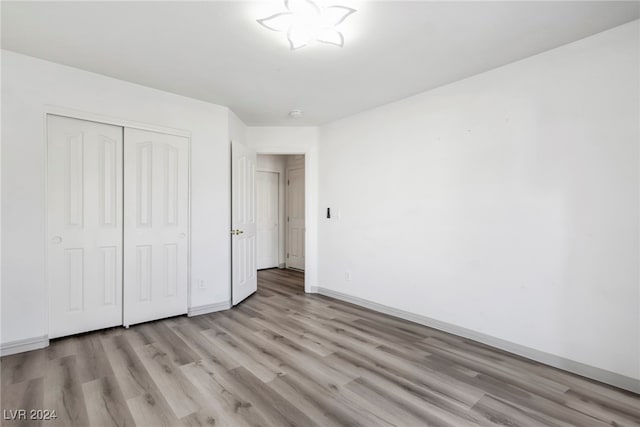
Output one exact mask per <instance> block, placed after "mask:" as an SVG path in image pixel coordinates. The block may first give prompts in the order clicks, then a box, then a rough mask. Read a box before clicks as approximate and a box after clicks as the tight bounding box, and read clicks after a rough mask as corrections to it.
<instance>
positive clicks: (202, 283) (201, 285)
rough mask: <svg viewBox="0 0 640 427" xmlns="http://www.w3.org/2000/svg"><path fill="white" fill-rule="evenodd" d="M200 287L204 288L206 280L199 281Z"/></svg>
mask: <svg viewBox="0 0 640 427" xmlns="http://www.w3.org/2000/svg"><path fill="white" fill-rule="evenodd" d="M198 288H200V289H204V280H200V281H199V282H198Z"/></svg>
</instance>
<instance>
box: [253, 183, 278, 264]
mask: <svg viewBox="0 0 640 427" xmlns="http://www.w3.org/2000/svg"><path fill="white" fill-rule="evenodd" d="M278 178H279V177H278V173H277V172H262V171H258V172H257V174H256V197H257V202H258V203H257V212H256V213H257V215H258V221H257V227H258V232H257V233H258V237H257V239H258V240H257V242H258V269H262V268H273V267H277V266H278V228H279V227H278V226H279V217H280V215H279V213H278Z"/></svg>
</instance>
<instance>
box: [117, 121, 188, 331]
mask: <svg viewBox="0 0 640 427" xmlns="http://www.w3.org/2000/svg"><path fill="white" fill-rule="evenodd" d="M124 140H125V144H124V181H125V183H126V186H125V190H124V235H125V241H124V289H125V291H124V324H125V326H129V325H132V324H134V323H140V322H146V321H149V320H154V319H160V318H163V317H169V316H175V315H178V314H184V313H186V312H187V287H188V283H187V282H188V248H189V227H188V225H189V141H188V139H187V138H184V137H180V136H175V135H167V134H162V133H156V132H149V131H144V130H139V129H129V128H125V130H124Z"/></svg>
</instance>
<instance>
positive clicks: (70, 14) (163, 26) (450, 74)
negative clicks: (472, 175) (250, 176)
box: [2, 0, 640, 125]
mask: <svg viewBox="0 0 640 427" xmlns="http://www.w3.org/2000/svg"><path fill="white" fill-rule="evenodd" d="M334 3H338V4H345V5H349V6H352V7H354V8H356V9H358V12H357V13H355V14H353V15H351V16H350V17H348V18H347V20H346V21H345V22H344V23H343V24H342V25H341V27H340V28H341V29H343V32H344V35H345V47H344V48H342V49H340V48H338V47H335V46H330V45H315V46H309V47H305V48H302V49H300V50H296V51H290V50H289V48H288V44H287V42H286V39H285V38H284V36H283V35H282V34H280V33H275V32H272V31H269V30H266V29H264V28H262V27H260V26H259V25H258V24H257V23H256V22H255V20H256V19H257V18H262V17H265V16H267V15H270V14H272V13H276V12H279V11H282V10H284V5H283V2H282V1H276V2H271V1H262V2H241V1H231V2H9V1H2V47H3V48H5V49H9V50H12V51H16V52H20V53H24V54H27V55H31V56H35V57H39V58H43V59H47V60H50V61H54V62H59V63H62V64H66V65H70V66H73V67H77V68H81V69H84V70H88V71H93V72H96V73H100V74H104V75H107V76H111V77H116V78H119V79H122V80H128V81H131V82H135V83H139V84H142V85H145V86H150V87H154V88H157V89H162V90H165V91H168V92H173V93H177V94H181V95H185V96H189V97H192V98H197V99H201V100H204V101H209V102H213V103H216V104H221V105H227V106H229V107H230V108H231V109H232V110H233V111H234V112H236V113H237V114H238V115H239V116H240V118H241V119H242V120H243V121H244V122H245V123H247V124H249V125H309V124H312V125H317V124H322V123H326V122H329V121H332V120H335V119H339V118H341V117H345V116H348V115H350V114H353V113H356V112H359V111H362V110H366V109H368V108H371V107H374V106H378V105H381V104H385V103H388V102H390V101H394V100H398V99H401V98H404V97H407V96H409V95H413V94H416V93H419V92H422V91H425V90H427V89H431V88H434V87H437V86H441V85H443V84H446V83H449V82H452V81H455V80H459V79H462V78H465V77H468V76H471V75H474V74H477V73H480V72H483V71H486V70H489V69H492V68H495V67H498V66H501V65H504V64H507V63H510V62H513V61H516V60H519V59H522V58H525V57H528V56H531V55H534V54H537V53H540V52H543V51H545V50H548V49H551V48H554V47H557V46H560V45H563V44H565V43H569V42H571V41H574V40H578V39H580V38H584V37H586V36H589V35H591V34H595V33H597V32H600V31H603V30H606V29H608V28H611V27H614V26H617V25H620V24H623V23H626V22H629V21H631V20H634V19H638V17H639V16H640V14H639V10H640V3H639V2H612V1H604V2H596V1H586V2H581V1H568V2H559V1H551V2H517V1H508V2H481V1H474V2H417V1H411V2H399V1H385V2H383V1H358V2H356V1H352V0H345V1H340V0H333V1H331V0H329V3H327V4H334ZM292 109H301V110H303V111H304V113H305V115H304V117H303V118H302V119H297V120H294V119H291V118H289V117H288V116H287V113H288V111H289V110H292Z"/></svg>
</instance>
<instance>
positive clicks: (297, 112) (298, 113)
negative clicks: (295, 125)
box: [289, 110, 302, 119]
mask: <svg viewBox="0 0 640 427" xmlns="http://www.w3.org/2000/svg"><path fill="white" fill-rule="evenodd" d="M289 117H291V118H292V119H299V118H300V117H302V110H291V111H289Z"/></svg>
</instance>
